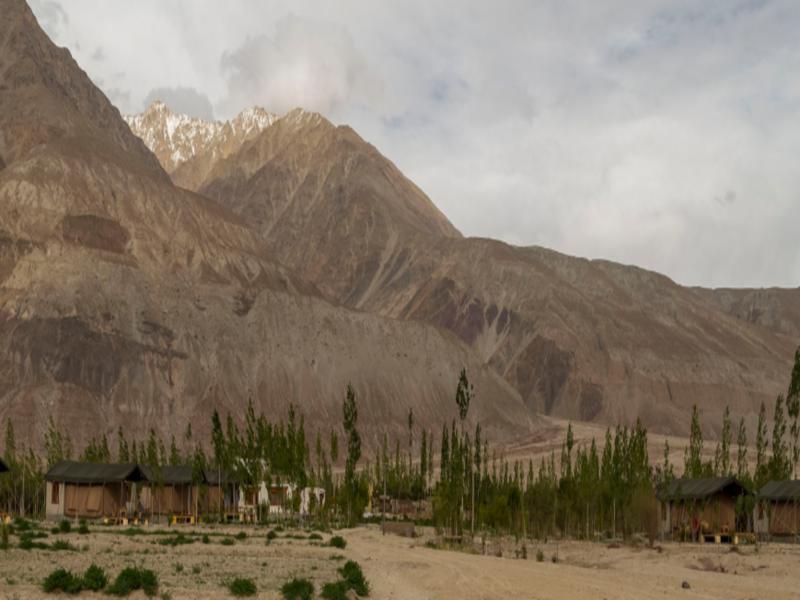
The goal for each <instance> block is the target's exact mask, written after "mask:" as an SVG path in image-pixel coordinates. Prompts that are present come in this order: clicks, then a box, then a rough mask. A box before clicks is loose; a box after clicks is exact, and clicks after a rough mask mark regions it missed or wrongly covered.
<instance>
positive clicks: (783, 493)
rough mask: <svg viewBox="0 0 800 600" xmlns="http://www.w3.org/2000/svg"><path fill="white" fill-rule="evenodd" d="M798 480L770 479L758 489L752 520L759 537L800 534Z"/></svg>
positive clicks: (799, 486) (799, 488) (799, 485)
mask: <svg viewBox="0 0 800 600" xmlns="http://www.w3.org/2000/svg"><path fill="white" fill-rule="evenodd" d="M799 504H800V480H797V479H795V480H790V481H770V482H769V483H767V484H765V485H764V487H762V488H761V489H760V490H759V491H758V498H757V502H756V507H755V515H754V516H753V522H754V523H755V529H756V533H757V534H758V535H759V536H761V537H772V536H776V537H789V536H794V537H796V536H797V535H798V534H800V506H798V505H799Z"/></svg>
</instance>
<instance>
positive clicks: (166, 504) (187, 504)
mask: <svg viewBox="0 0 800 600" xmlns="http://www.w3.org/2000/svg"><path fill="white" fill-rule="evenodd" d="M195 493H196V486H192V485H164V486H160V487H155V488H153V487H149V486H147V487H144V488H143V489H142V492H141V496H140V501H141V504H142V506H144V507H145V510H146V511H147V512H149V513H151V514H160V515H190V514H194V498H195Z"/></svg>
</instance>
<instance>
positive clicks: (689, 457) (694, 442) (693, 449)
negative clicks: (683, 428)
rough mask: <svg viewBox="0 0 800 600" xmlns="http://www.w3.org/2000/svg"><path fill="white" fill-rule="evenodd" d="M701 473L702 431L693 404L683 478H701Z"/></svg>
mask: <svg viewBox="0 0 800 600" xmlns="http://www.w3.org/2000/svg"><path fill="white" fill-rule="evenodd" d="M703 471H704V468H703V430H702V429H701V428H700V411H699V410H698V409H697V405H696V404H695V405H694V406H693V407H692V424H691V429H690V432H689V447H688V448H687V449H686V453H685V456H684V464H683V472H684V476H685V477H702V476H703V474H704V473H703Z"/></svg>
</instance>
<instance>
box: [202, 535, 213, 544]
mask: <svg viewBox="0 0 800 600" xmlns="http://www.w3.org/2000/svg"><path fill="white" fill-rule="evenodd" d="M200 541H201V542H203V543H204V544H210V543H211V540H210V539H209V537H208V536H207V535H205V534H203V537H202V538H201V540H200Z"/></svg>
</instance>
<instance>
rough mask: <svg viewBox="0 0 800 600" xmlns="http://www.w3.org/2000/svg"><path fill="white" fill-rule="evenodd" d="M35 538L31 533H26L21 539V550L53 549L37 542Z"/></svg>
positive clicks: (19, 545)
mask: <svg viewBox="0 0 800 600" xmlns="http://www.w3.org/2000/svg"><path fill="white" fill-rule="evenodd" d="M33 540H34V536H33V535H31V534H30V533H24V534H22V535H20V537H19V544H18V547H19V549H20V550H34V549H35V550H50V549H51V547H50V546H48V545H47V544H43V543H42V542H35V541H33Z"/></svg>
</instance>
